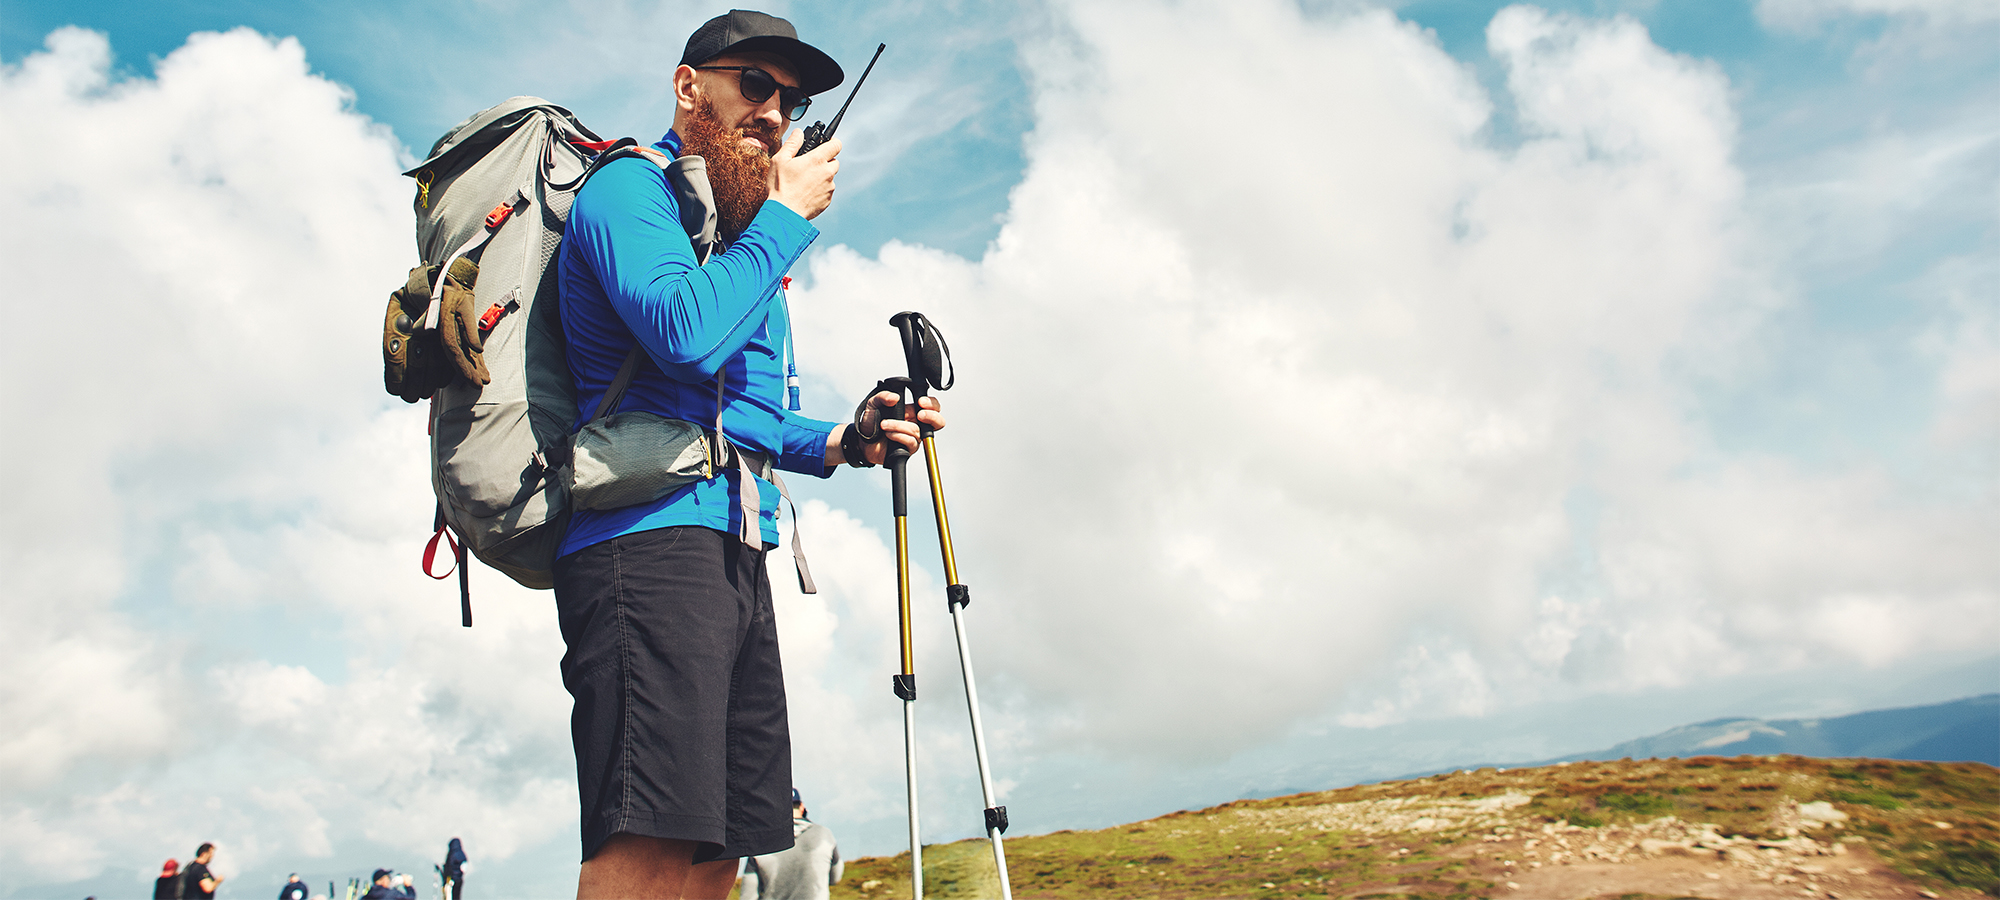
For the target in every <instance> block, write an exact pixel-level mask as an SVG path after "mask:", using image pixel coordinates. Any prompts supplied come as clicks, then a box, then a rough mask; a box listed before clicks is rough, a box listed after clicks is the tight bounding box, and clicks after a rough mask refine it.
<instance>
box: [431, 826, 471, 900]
mask: <svg viewBox="0 0 2000 900" xmlns="http://www.w3.org/2000/svg"><path fill="white" fill-rule="evenodd" d="M466 862H467V860H466V858H465V845H464V844H461V843H459V842H458V838H452V839H451V843H450V844H448V845H446V846H445V848H444V865H442V866H439V867H438V872H439V874H441V875H443V876H444V879H445V882H446V883H447V884H450V885H451V900H459V895H460V894H462V893H464V892H465V864H466Z"/></svg>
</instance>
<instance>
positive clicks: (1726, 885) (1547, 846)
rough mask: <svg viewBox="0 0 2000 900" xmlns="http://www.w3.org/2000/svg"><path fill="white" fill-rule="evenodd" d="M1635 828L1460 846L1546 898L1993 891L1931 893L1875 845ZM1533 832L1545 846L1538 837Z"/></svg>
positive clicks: (1475, 870) (1480, 871)
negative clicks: (1665, 833) (1692, 842)
mask: <svg viewBox="0 0 2000 900" xmlns="http://www.w3.org/2000/svg"><path fill="white" fill-rule="evenodd" d="M1607 832H1612V833H1607ZM1615 832H1625V833H1624V834H1617V833H1615ZM1633 832H1635V829H1625V828H1606V829H1573V830H1567V831H1565V832H1564V833H1562V834H1560V835H1537V836H1535V837H1527V836H1523V837H1520V838H1516V839H1511V840H1503V841H1494V842H1489V843H1480V844H1473V845H1470V846H1466V847H1461V848H1456V850H1455V852H1452V853H1451V854H1450V855H1452V856H1453V857H1457V858H1461V859H1465V860H1466V861H1467V862H1468V863H1470V872H1471V874H1474V875H1476V876H1478V877H1480V878H1484V879H1486V880H1488V881H1491V882H1493V883H1494V884H1495V885H1496V886H1497V888H1498V889H1497V890H1496V891H1495V895H1496V896H1511V897H1521V898H1536V900H1589V898H1603V897H1624V896H1627V895H1631V894H1640V895H1645V896H1653V897H1702V898H1713V900H1737V898H1741V900H1778V898H1785V900H1791V898H1797V897H1826V898H1840V900H1846V898H1863V897H1866V898H1877V897H1882V898H1886V897H1912V898H1915V897H1934V896H1943V897H1947V898H1953V900H1956V898H1976V897H1983V896H1985V895H1984V894H1981V893H1979V892H1977V891H1964V892H1952V893H1945V894H1942V895H1939V894H1935V893H1931V894H1926V893H1924V889H1923V888H1922V887H1921V886H1920V885H1918V884H1917V883H1915V882H1913V881H1911V880H1910V879H1908V878H1905V877H1903V876H1902V875H1900V874H1898V873H1897V872H1896V871H1895V870H1893V869H1891V868H1890V867H1889V866H1888V865H1887V864H1886V863H1884V862H1883V861H1882V860H1881V858H1880V857H1878V856H1876V855H1875V853H1874V851H1872V850H1870V849H1868V848H1867V847H1866V846H1865V845H1855V844H1844V843H1838V842H1836V843H1831V844H1819V845H1818V848H1817V849H1816V850H1806V851H1805V852H1799V850H1800V848H1799V847H1798V846H1797V845H1793V846H1784V847H1774V846H1764V847H1759V846H1756V845H1757V844H1758V843H1759V842H1755V841H1748V842H1742V843H1741V844H1735V845H1733V846H1730V847H1728V848H1725V849H1711V848H1705V847H1701V846H1686V845H1681V844H1677V843H1675V844H1666V843H1665V842H1664V841H1663V840H1662V839H1660V838H1657V837H1652V838H1648V837H1641V836H1639V835H1638V834H1635V833H1633ZM1621 838H1625V839H1627V840H1626V841H1625V842H1624V844H1623V847H1622V850H1621V849H1614V848H1615V847H1617V846H1618V844H1619V841H1620V839H1621ZM1531 841H1534V842H1535V846H1533V847H1530V846H1528V844H1529V842H1531ZM1642 841H1655V842H1660V843H1656V844H1653V845H1651V846H1652V848H1653V852H1651V853H1648V852H1645V850H1644V849H1641V846H1640V844H1641V842H1642ZM1767 843H1768V842H1767ZM1746 845H1747V846H1746Z"/></svg>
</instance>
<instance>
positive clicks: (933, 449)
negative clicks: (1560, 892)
mask: <svg viewBox="0 0 2000 900" xmlns="http://www.w3.org/2000/svg"><path fill="white" fill-rule="evenodd" d="M924 471H926V472H929V473H930V476H931V511H932V512H933V513H935V514H936V517H937V530H938V546H939V547H941V548H943V549H944V583H945V584H957V583H958V559H957V557H954V556H952V554H951V517H950V516H948V515H946V514H945V511H944V473H943V472H941V471H939V467H938V457H937V438H936V437H934V436H932V435H928V434H927V435H924Z"/></svg>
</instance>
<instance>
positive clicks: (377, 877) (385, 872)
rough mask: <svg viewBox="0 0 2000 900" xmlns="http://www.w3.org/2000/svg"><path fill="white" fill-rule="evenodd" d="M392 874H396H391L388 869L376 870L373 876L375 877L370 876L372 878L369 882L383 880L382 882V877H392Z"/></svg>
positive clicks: (369, 878)
mask: <svg viewBox="0 0 2000 900" xmlns="http://www.w3.org/2000/svg"><path fill="white" fill-rule="evenodd" d="M390 874H394V873H392V872H390V871H389V870H388V869H376V870H375V874H373V875H370V876H368V880H369V881H381V880H382V876H384V875H390Z"/></svg>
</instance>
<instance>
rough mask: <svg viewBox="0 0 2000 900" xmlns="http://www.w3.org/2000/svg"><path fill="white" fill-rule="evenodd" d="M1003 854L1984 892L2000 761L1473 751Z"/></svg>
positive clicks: (1035, 841)
mask: <svg viewBox="0 0 2000 900" xmlns="http://www.w3.org/2000/svg"><path fill="white" fill-rule="evenodd" d="M1822 804H1824V805H1822ZM1827 819H1832V820H1834V821H1830V822H1828V821H1821V820H1827ZM924 858H925V876H924V877H925V894H926V895H927V896H929V897H937V898H947V897H997V896H999V889H998V883H997V880H996V877H995V870H994V866H993V860H992V855H991V852H990V849H989V845H988V844H987V842H986V841H984V840H983V839H981V840H970V841H960V842H958V843H954V844H945V845H933V846H930V847H926V848H925V849H924ZM1007 860H1008V868H1009V869H1010V870H1011V873H1012V876H1013V878H1012V881H1013V886H1014V894H1015V896H1017V897H1022V898H1029V897H1190V898H1192V897H1254V898H1280V897H1339V898H1349V897H1354V898H1359V897H1369V898H1440V900H1443V898H1459V897H1489V896H1522V897H1554V896H1591V897H1594V896H1610V897H1630V898H1638V897H1675V896H1711V897H1719V896H1735V897H1755V896H1773V897H1776V896H1789V897H1797V896H1800V895H1801V893H1807V894H1808V895H1813V896H1830V895H1837V896H1843V897H1851V896H1892V895H1893V896H1918V894H1917V893H1916V891H1918V890H1929V891H1931V892H1933V893H1935V894H1937V895H1939V896H1943V897H1978V896H2000V769H1995V768H1994V767H1992V766H1988V765H1984V764H1981V763H1922V762H1904V761H1891V760H1874V759H1817V758H1807V757H1798V756H1768V757H1767V756H1738V757H1732V758H1723V757H1714V756H1706V757H1693V758H1688V759H1664V760H1659V759H1649V760H1636V761H1635V760H1631V759H1625V760H1619V761H1615V762H1585V763H1566V764H1559V765H1550V766H1541V767H1537V768H1530V769H1508V770H1499V769H1492V768H1485V769H1478V770H1475V771H1465V772H1459V773H1455V774H1447V775H1438V776H1432V777H1429V778H1419V779H1411V780H1407V781H1392V782H1384V783H1381V784H1372V785H1360V786H1356V787H1350V788H1342V789H1339V790H1333V791H1320V792H1314V793H1305V794H1294V795H1291V796H1286V797H1272V798H1269V799H1263V800H1240V801H1237V802H1234V803H1227V804H1223V805H1222V806H1217V807H1212V808H1209V809H1204V810H1198V811H1182V812H1176V813H1172V814H1169V815H1166V816H1162V817H1160V818H1157V819H1151V820H1148V821H1144V822H1137V823H1133V824H1130V825H1122V826H1118V827H1115V828H1107V829H1103V830H1100V831H1058V832H1055V833H1053V834H1045V835H1034V836H1021V837H1014V838H1009V839H1008V840H1007ZM1592 879H1597V880H1595V881H1593V880H1592ZM1656 882H1657V884H1656ZM1510 885H1512V886H1511V887H1510ZM1600 885H1601V886H1609V887H1607V888H1606V892H1605V893H1592V892H1591V891H1593V890H1595V889H1596V886H1600ZM1620 886H1622V887H1620ZM1703 891H1709V892H1708V893H1702V892H1703ZM1891 891H1893V892H1895V893H1890V892H1891ZM1814 892H1817V893H1814ZM833 896H834V897H837V898H888V897H908V896H910V879H909V854H907V853H904V854H901V855H899V856H897V857H893V858H885V857H874V858H864V859H859V860H855V861H853V862H851V863H850V864H849V865H848V867H847V874H846V877H845V878H844V879H843V880H842V883H841V884H839V885H836V886H835V887H834V891H833Z"/></svg>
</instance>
